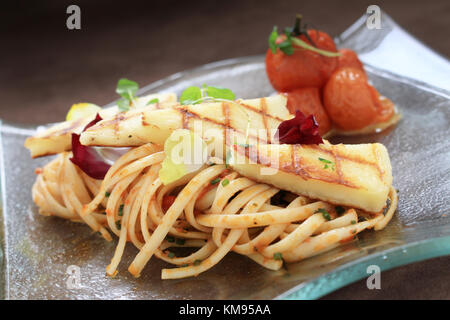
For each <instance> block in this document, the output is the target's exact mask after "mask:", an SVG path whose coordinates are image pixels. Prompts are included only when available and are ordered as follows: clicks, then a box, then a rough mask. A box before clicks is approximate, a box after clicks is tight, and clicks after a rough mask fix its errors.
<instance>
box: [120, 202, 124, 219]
mask: <svg viewBox="0 0 450 320" xmlns="http://www.w3.org/2000/svg"><path fill="white" fill-rule="evenodd" d="M123 207H124V205H123V204H121V205H120V206H119V217H121V216H123Z"/></svg>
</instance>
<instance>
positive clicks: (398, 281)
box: [0, 0, 450, 299]
mask: <svg viewBox="0 0 450 320" xmlns="http://www.w3.org/2000/svg"><path fill="white" fill-rule="evenodd" d="M70 4H77V5H79V6H80V8H81V30H77V31H69V30H68V29H67V28H66V18H67V16H68V15H67V14H66V8H67V6H69V5H70ZM370 4H374V2H373V1H365V0H351V1H350V0H347V1H299V0H297V1H294V0H290V1H253V0H252V1H234V0H228V1H173V0H166V1H135V0H128V1H124V2H114V3H110V2H109V1H106V0H100V1H95V2H94V1H87V0H83V1H66V0H62V1H53V2H51V1H33V2H32V1H15V2H14V3H8V4H2V10H1V11H2V12H1V13H0V15H1V16H0V18H1V21H0V39H1V41H2V45H1V53H0V57H1V59H0V93H1V95H0V97H1V100H0V101H1V106H0V119H3V120H6V121H8V122H13V123H21V124H44V123H48V122H56V121H60V120H61V119H63V118H64V117H65V114H66V113H67V110H68V108H69V107H70V106H71V105H72V104H73V103H76V102H83V101H88V102H93V103H96V104H98V105H103V104H106V103H109V102H111V101H112V100H115V99H116V98H117V96H116V94H115V93H114V89H115V86H116V83H117V80H118V79H119V78H121V77H127V78H129V79H133V80H135V81H137V82H138V83H140V84H141V85H142V86H143V85H146V84H148V83H151V82H153V81H156V80H158V79H161V78H163V77H166V76H169V75H171V74H173V73H176V72H179V71H182V70H186V69H190V68H193V67H196V66H200V65H203V64H205V63H209V62H213V61H218V60H222V59H228V58H234V57H241V56H249V55H257V54H262V53H264V52H265V51H266V50H267V37H268V34H269V32H270V31H271V29H272V27H273V25H278V26H280V27H284V26H289V25H291V24H292V19H293V16H294V14H295V13H302V14H303V16H304V18H305V21H307V22H309V23H310V25H312V26H314V27H316V28H319V29H322V30H324V31H327V32H328V33H329V34H330V35H331V36H336V35H338V34H340V33H341V32H342V31H343V30H345V29H346V28H347V27H348V26H349V25H351V24H352V23H353V22H354V21H355V20H356V19H357V18H359V17H360V16H361V15H363V14H364V13H365V11H366V8H367V6H368V5H370ZM375 4H378V5H379V6H380V7H381V9H382V10H384V11H385V12H387V13H388V14H389V15H390V16H391V17H393V19H394V20H395V21H397V22H398V23H399V24H400V25H401V26H402V27H404V28H405V29H406V30H407V31H409V32H410V33H412V34H413V35H414V36H416V37H417V38H418V39H420V40H421V41H423V42H424V43H425V44H427V45H428V46H430V47H431V48H433V49H434V50H436V51H437V52H439V53H441V54H442V55H444V56H447V57H448V56H450V41H448V40H449V39H448V33H449V31H450V19H449V18H448V15H449V13H450V2H449V1H448V0H432V1H422V0H419V1H417V0H414V1H389V2H381V1H378V2H375ZM449 266H450V257H442V258H437V259H432V260H428V261H425V262H420V263H415V264H411V265H408V266H403V267H400V268H396V269H393V270H390V271H386V272H383V273H382V280H381V281H382V289H381V290H368V289H367V287H366V285H365V279H364V280H361V281H358V282H356V283H354V284H352V285H349V286H347V287H345V288H342V289H340V290H337V291H335V292H334V293H331V294H330V295H328V296H326V297H325V299H414V298H416V299H432V298H434V299H450V271H449V268H448V267H449Z"/></svg>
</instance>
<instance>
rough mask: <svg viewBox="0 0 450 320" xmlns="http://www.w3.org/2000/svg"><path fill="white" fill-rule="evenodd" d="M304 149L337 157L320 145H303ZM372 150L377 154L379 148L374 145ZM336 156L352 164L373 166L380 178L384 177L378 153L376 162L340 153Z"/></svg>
mask: <svg viewBox="0 0 450 320" xmlns="http://www.w3.org/2000/svg"><path fill="white" fill-rule="evenodd" d="M302 147H304V148H311V149H315V150H320V151H322V152H324V153H327V154H329V155H330V156H335V154H334V153H333V152H332V151H330V150H328V149H325V148H321V147H320V145H316V144H308V145H302ZM372 150H375V152H376V150H377V148H376V145H375V144H372ZM336 154H337V155H338V156H339V158H340V160H347V161H350V162H357V163H360V164H365V165H368V166H371V167H373V168H375V169H376V170H377V171H378V175H379V176H380V178H381V177H383V171H382V169H381V168H380V167H379V166H378V165H377V163H378V160H379V157H378V153H376V154H377V156H376V160H377V161H376V162H371V161H367V160H366V159H363V158H360V157H349V156H347V155H344V154H342V153H339V151H337V152H336Z"/></svg>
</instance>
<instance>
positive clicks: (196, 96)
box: [180, 84, 236, 105]
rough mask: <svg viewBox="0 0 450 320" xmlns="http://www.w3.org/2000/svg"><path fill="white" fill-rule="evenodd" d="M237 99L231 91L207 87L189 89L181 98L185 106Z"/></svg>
mask: <svg viewBox="0 0 450 320" xmlns="http://www.w3.org/2000/svg"><path fill="white" fill-rule="evenodd" d="M234 99H236V96H235V94H234V93H233V91H231V90H230V89H226V88H221V87H214V86H207V85H205V84H204V85H203V86H202V87H201V88H200V87H195V86H191V87H187V88H186V89H185V90H184V91H183V92H182V93H181V96H180V103H181V104H183V105H187V104H198V103H200V102H203V101H205V100H212V101H214V100H229V101H233V100H234Z"/></svg>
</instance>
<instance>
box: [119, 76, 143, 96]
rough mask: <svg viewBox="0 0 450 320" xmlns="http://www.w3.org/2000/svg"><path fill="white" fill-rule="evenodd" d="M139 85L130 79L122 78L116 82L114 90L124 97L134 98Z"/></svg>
mask: <svg viewBox="0 0 450 320" xmlns="http://www.w3.org/2000/svg"><path fill="white" fill-rule="evenodd" d="M138 89H139V85H138V84H137V83H136V82H134V81H131V80H128V79H125V78H122V79H120V80H119V81H118V82H117V88H116V92H117V93H118V94H119V95H120V96H121V97H122V98H124V99H126V100H128V101H131V100H133V98H134V95H135V93H136V91H138Z"/></svg>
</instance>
